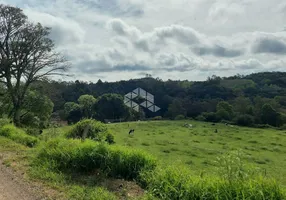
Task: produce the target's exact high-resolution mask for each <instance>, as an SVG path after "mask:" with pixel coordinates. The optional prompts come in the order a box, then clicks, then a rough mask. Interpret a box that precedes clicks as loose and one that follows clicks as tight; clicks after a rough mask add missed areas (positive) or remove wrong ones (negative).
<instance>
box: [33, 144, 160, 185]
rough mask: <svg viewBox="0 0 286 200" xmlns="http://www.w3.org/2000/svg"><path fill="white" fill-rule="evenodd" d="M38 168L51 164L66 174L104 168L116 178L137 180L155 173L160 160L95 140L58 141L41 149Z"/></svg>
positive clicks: (37, 161) (37, 163) (138, 151)
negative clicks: (154, 169)
mask: <svg viewBox="0 0 286 200" xmlns="http://www.w3.org/2000/svg"><path fill="white" fill-rule="evenodd" d="M35 163H36V165H42V164H48V165H49V166H50V167H51V168H53V169H58V170H61V171H63V172H91V171H93V170H95V169H101V170H102V171H104V172H105V173H106V174H107V175H109V176H112V177H116V178H125V179H129V180H132V179H136V178H138V176H139V173H140V172H141V171H145V170H152V169H153V168H154V167H155V166H156V160H155V159H154V158H153V157H152V156H150V155H148V154H146V153H144V152H142V151H140V150H131V149H128V148H124V147H120V146H109V145H104V144H99V143H95V142H93V141H91V140H86V141H84V142H81V141H79V140H66V139H57V140H51V141H48V142H47V143H46V144H44V146H42V147H41V148H40V149H39V152H38V154H37V160H36V161H35Z"/></svg>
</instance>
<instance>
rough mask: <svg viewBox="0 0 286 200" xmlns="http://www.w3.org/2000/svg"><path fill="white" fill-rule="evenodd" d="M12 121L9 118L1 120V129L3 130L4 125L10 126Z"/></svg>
mask: <svg viewBox="0 0 286 200" xmlns="http://www.w3.org/2000/svg"><path fill="white" fill-rule="evenodd" d="M10 121H11V120H9V119H8V118H0V128H2V127H3V126H4V125H6V124H9V123H10Z"/></svg>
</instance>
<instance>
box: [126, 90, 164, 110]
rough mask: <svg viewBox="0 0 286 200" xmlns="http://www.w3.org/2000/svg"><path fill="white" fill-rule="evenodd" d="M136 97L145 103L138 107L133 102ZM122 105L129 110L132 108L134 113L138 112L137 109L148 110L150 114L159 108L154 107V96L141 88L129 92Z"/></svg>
mask: <svg viewBox="0 0 286 200" xmlns="http://www.w3.org/2000/svg"><path fill="white" fill-rule="evenodd" d="M136 97H141V98H143V99H144V100H145V101H144V102H143V103H141V104H140V105H139V104H138V103H136V102H134V101H132V100H133V99H135V98H136ZM124 104H125V105H126V106H128V107H130V108H133V109H134V110H135V111H137V112H139V107H140V106H141V107H144V108H148V109H149V110H150V111H151V112H157V111H159V110H160V109H161V108H159V107H158V106H156V105H154V95H152V94H150V93H149V92H146V91H145V90H143V89H142V88H137V89H135V90H133V91H132V92H129V93H128V94H126V95H125V96H124Z"/></svg>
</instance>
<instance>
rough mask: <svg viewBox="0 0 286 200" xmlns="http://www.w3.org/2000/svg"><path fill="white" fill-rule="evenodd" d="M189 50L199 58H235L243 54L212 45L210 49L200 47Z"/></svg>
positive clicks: (239, 51) (240, 51)
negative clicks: (209, 56)
mask: <svg viewBox="0 0 286 200" xmlns="http://www.w3.org/2000/svg"><path fill="white" fill-rule="evenodd" d="M191 49H192V51H193V52H194V53H195V54H196V55H199V56H205V55H213V56H217V57H237V56H241V55H243V54H244V52H243V51H242V50H237V49H230V48H225V47H222V46H220V45H214V46H212V47H204V46H201V47H194V48H191Z"/></svg>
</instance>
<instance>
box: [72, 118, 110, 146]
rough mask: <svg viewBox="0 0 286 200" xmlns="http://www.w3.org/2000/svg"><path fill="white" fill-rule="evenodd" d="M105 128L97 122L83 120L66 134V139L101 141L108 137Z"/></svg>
mask: <svg viewBox="0 0 286 200" xmlns="http://www.w3.org/2000/svg"><path fill="white" fill-rule="evenodd" d="M108 133H109V132H108V129H107V126H106V125H105V124H103V123H101V122H99V121H96V120H92V119H85V120H82V121H80V122H78V123H76V124H75V125H74V126H73V127H72V129H71V130H70V131H69V132H68V133H67V137H68V138H74V139H76V138H80V139H86V138H88V139H91V140H95V141H103V139H104V138H105V137H106V136H107V135H108Z"/></svg>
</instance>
